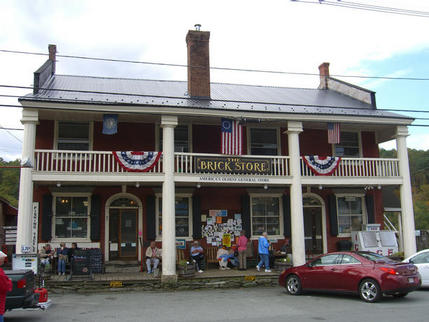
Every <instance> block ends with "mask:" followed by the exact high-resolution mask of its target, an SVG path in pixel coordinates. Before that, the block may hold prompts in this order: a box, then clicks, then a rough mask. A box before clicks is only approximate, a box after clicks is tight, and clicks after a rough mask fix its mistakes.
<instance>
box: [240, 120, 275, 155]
mask: <svg viewBox="0 0 429 322" xmlns="http://www.w3.org/2000/svg"><path fill="white" fill-rule="evenodd" d="M251 129H263V130H276V137H277V155H282V147H281V137H280V128H279V127H261V126H246V134H247V135H246V136H247V154H248V155H252V154H251V153H252V146H251V143H252V137H251V136H252V135H251ZM254 155H256V154H254Z"/></svg>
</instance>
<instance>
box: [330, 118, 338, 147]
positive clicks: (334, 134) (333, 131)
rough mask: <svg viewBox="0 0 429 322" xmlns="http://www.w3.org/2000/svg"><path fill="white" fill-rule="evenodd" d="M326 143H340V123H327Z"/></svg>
mask: <svg viewBox="0 0 429 322" xmlns="http://www.w3.org/2000/svg"><path fill="white" fill-rule="evenodd" d="M328 143H329V144H338V143H340V123H328Z"/></svg>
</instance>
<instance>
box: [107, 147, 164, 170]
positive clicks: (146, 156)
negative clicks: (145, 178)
mask: <svg viewBox="0 0 429 322" xmlns="http://www.w3.org/2000/svg"><path fill="white" fill-rule="evenodd" d="M112 153H113V155H114V157H115V159H116V161H117V162H118V163H119V164H120V166H121V167H122V168H123V169H125V170H126V171H135V172H147V171H149V170H151V169H152V168H153V167H154V166H156V165H157V163H158V161H159V158H160V157H161V153H162V152H143V151H113V152H112Z"/></svg>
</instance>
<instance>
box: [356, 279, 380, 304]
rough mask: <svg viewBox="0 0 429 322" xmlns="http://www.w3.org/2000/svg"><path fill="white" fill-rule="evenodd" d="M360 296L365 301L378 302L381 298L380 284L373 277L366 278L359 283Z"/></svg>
mask: <svg viewBox="0 0 429 322" xmlns="http://www.w3.org/2000/svg"><path fill="white" fill-rule="evenodd" d="M359 296H360V298H361V299H362V300H364V301H365V302H369V303H374V302H377V301H378V300H379V299H380V298H381V289H380V286H379V285H378V283H377V282H376V281H374V280H373V279H371V278H366V279H364V280H363V281H362V282H361V283H360V285H359Z"/></svg>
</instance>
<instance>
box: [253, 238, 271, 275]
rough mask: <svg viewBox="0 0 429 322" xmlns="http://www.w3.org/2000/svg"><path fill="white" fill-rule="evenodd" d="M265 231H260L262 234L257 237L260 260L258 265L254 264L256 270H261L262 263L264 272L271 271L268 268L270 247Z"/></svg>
mask: <svg viewBox="0 0 429 322" xmlns="http://www.w3.org/2000/svg"><path fill="white" fill-rule="evenodd" d="M267 236H268V234H267V232H266V231H264V232H263V233H262V236H261V237H259V240H258V253H259V257H260V258H261V260H260V262H259V264H258V265H256V269H257V270H258V272H259V271H260V270H261V267H262V265H264V266H265V273H271V270H270V257H269V256H270V255H269V254H270V252H269V248H270V242H269V241H268V239H267Z"/></svg>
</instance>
